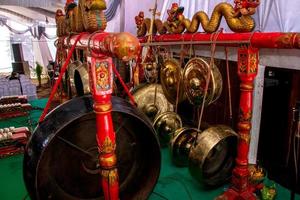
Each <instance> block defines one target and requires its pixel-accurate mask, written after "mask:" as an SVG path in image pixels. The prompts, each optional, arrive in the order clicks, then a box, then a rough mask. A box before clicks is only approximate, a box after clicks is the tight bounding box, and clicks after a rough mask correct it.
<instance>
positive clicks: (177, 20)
mask: <svg viewBox="0 0 300 200" xmlns="http://www.w3.org/2000/svg"><path fill="white" fill-rule="evenodd" d="M234 3H235V6H234V7H233V6H232V5H231V4H229V3H225V2H224V3H219V4H218V5H217V6H216V7H215V8H214V10H213V13H212V15H211V18H210V19H209V18H208V16H207V14H206V13H205V12H203V11H199V12H197V13H195V14H194V16H193V18H192V20H191V21H190V20H189V19H186V18H185V17H184V15H183V10H184V8H183V7H179V6H178V4H177V3H173V4H172V7H171V9H169V10H167V13H168V19H167V21H166V22H161V21H160V20H158V19H156V20H155V21H154V22H153V23H154V24H153V27H154V28H153V34H156V33H157V32H158V33H159V34H165V33H167V32H168V33H175V34H176V33H182V32H184V31H186V32H188V33H195V32H197V30H198V28H199V25H200V24H201V25H202V28H203V29H204V31H205V32H207V33H213V32H215V31H217V30H218V28H219V26H220V22H221V19H222V17H224V18H225V20H226V22H227V24H228V26H229V28H230V29H231V30H232V31H233V32H239V33H241V32H251V31H252V30H253V29H254V28H255V22H254V20H253V18H252V17H251V15H253V14H254V13H255V12H256V7H257V6H258V5H259V0H235V1H234ZM135 21H136V25H137V36H139V37H141V36H145V34H146V33H147V31H148V30H149V27H150V23H151V20H150V19H148V18H146V19H144V16H143V13H142V12H140V13H139V15H138V16H136V17H135Z"/></svg>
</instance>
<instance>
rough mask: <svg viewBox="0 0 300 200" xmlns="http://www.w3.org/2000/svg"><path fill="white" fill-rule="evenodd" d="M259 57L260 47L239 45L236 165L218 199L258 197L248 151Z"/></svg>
mask: <svg viewBox="0 0 300 200" xmlns="http://www.w3.org/2000/svg"><path fill="white" fill-rule="evenodd" d="M258 59H259V58H258V49H255V48H252V47H250V46H248V45H244V46H241V47H239V49H238V76H239V79H240V81H241V83H240V104H239V110H240V111H239V122H238V134H239V139H238V147H237V158H236V166H235V168H234V169H233V173H232V181H231V183H232V184H231V187H230V188H229V189H228V190H227V191H226V192H225V193H224V194H223V195H221V196H220V197H219V198H217V199H226V200H252V199H256V196H255V195H254V193H253V192H254V191H255V189H256V188H255V185H251V184H250V183H249V170H248V153H249V144H250V129H251V118H252V95H253V86H254V79H255V77H256V75H257V70H258Z"/></svg>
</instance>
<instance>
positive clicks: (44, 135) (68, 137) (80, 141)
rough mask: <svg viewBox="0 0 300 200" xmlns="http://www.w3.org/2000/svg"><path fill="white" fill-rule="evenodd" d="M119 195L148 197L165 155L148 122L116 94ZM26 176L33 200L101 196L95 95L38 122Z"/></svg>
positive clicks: (88, 199) (134, 198)
mask: <svg viewBox="0 0 300 200" xmlns="http://www.w3.org/2000/svg"><path fill="white" fill-rule="evenodd" d="M112 104H113V111H112V119H113V123H114V130H115V132H116V142H117V149H116V151H117V159H118V163H117V168H118V173H119V184H120V199H122V200H137V199H138V200H140V199H141V200H143V199H147V197H148V195H149V194H150V193H151V191H152V189H153V187H154V186H155V184H156V181H157V179H158V176H159V171H160V164H161V154H160V146H159V142H158V139H157V137H156V134H155V131H154V129H153V127H152V125H151V124H150V122H149V120H148V119H147V118H146V117H145V115H142V114H141V113H140V112H139V111H138V110H137V109H136V108H135V107H133V106H132V105H130V104H129V103H128V102H127V101H125V100H123V99H121V98H118V97H113V98H112ZM23 168H24V169H23V175H24V181H25V185H26V188H27V190H28V193H29V195H30V198H31V199H32V200H34V199H38V200H46V199H55V200H92V199H93V200H100V199H101V200H102V199H104V196H103V192H102V189H101V183H100V180H101V176H100V170H101V169H100V168H99V163H98V146H97V142H96V121H95V114H94V111H93V100H92V98H91V96H83V97H80V98H73V99H72V100H70V101H68V102H66V103H65V104H62V105H60V106H59V107H57V108H56V109H55V110H53V111H52V112H51V113H49V114H48V115H47V116H46V118H45V120H44V121H43V122H42V123H40V124H39V125H38V127H37V128H36V129H35V131H34V133H33V135H32V137H31V138H30V140H29V142H28V144H27V146H26V150H25V154H24V165H23Z"/></svg>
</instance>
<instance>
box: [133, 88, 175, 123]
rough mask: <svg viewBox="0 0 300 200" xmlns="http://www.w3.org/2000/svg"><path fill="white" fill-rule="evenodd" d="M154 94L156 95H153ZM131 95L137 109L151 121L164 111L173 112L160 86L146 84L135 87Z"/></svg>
mask: <svg viewBox="0 0 300 200" xmlns="http://www.w3.org/2000/svg"><path fill="white" fill-rule="evenodd" d="M155 93H156V94H155ZM132 94H133V96H134V99H135V101H136V103H137V107H138V108H139V109H140V110H141V111H142V112H143V113H145V114H146V115H147V117H149V119H151V121H153V120H154V119H155V117H156V116H158V115H159V114H161V113H163V112H166V111H173V110H174V107H173V105H172V104H171V103H170V102H169V101H168V100H167V99H166V96H165V95H164V93H163V90H162V87H161V85H160V84H156V83H154V84H146V85H140V86H138V87H136V88H135V89H134V90H133V91H132Z"/></svg>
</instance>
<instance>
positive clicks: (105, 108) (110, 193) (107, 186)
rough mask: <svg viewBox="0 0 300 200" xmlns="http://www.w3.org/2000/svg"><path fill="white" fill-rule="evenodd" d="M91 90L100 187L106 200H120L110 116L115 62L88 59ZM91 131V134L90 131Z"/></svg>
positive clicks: (104, 58) (100, 56)
mask: <svg viewBox="0 0 300 200" xmlns="http://www.w3.org/2000/svg"><path fill="white" fill-rule="evenodd" d="M87 60H88V67H89V76H90V80H91V81H90V88H91V92H92V95H93V98H94V106H93V108H94V112H95V114H96V128H97V133H96V139H97V143H98V151H99V164H100V167H101V169H102V170H101V184H102V189H103V193H104V197H105V200H118V199H119V178H118V171H117V166H116V165H117V157H116V152H115V150H116V136H115V132H114V129H113V122H112V116H111V110H112V103H111V94H112V88H113V82H112V81H113V77H112V59H111V57H106V56H103V55H100V54H98V55H93V56H91V57H88V59H87ZM87 131H88V130H87Z"/></svg>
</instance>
